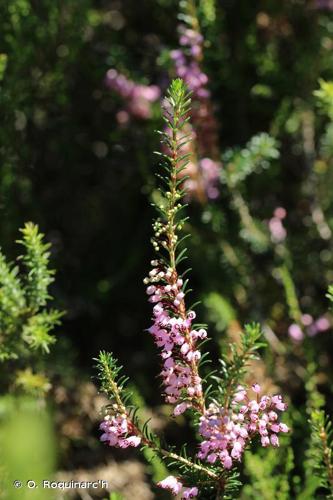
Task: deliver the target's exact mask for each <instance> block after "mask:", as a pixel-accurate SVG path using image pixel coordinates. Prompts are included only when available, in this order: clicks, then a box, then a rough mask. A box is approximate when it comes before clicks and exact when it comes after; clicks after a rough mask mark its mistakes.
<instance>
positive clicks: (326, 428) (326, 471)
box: [306, 409, 333, 498]
mask: <svg viewBox="0 0 333 500" xmlns="http://www.w3.org/2000/svg"><path fill="white" fill-rule="evenodd" d="M309 423H310V426H311V439H310V445H309V449H308V451H307V457H308V461H307V469H306V474H307V476H308V477H311V476H314V477H316V478H317V487H318V488H324V490H325V491H326V498H333V463H332V446H333V430H332V423H331V421H330V419H329V417H328V416H327V415H325V412H324V410H318V409H315V410H313V411H312V412H311V415H310V421H309Z"/></svg>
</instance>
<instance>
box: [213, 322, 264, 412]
mask: <svg viewBox="0 0 333 500" xmlns="http://www.w3.org/2000/svg"><path fill="white" fill-rule="evenodd" d="M265 345H266V344H265V343H264V342H262V332H261V328H260V325H258V324H256V323H253V324H249V325H245V331H244V332H243V333H242V334H241V337H240V347H239V349H238V348H237V345H236V344H235V343H230V344H229V346H228V351H227V350H226V351H225V354H224V357H223V359H222V360H221V362H220V363H221V375H219V376H215V375H214V376H213V378H214V379H215V381H216V382H217V384H218V387H217V390H218V394H219V396H218V397H219V399H220V400H221V402H222V406H223V407H224V408H228V405H229V403H230V400H231V398H232V396H233V394H234V392H235V390H236V388H237V386H238V385H239V384H241V383H242V381H243V379H244V376H245V374H246V370H247V366H248V363H249V361H251V360H253V359H258V350H259V349H260V348H261V347H263V346H265Z"/></svg>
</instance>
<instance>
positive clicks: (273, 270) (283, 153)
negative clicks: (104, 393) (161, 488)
mask: <svg viewBox="0 0 333 500" xmlns="http://www.w3.org/2000/svg"><path fill="white" fill-rule="evenodd" d="M0 19H1V21H0V22H1V31H0V33H1V35H0V40H1V42H0V105H1V120H2V123H1V127H0V221H1V223H0V243H1V249H2V254H1V257H0V275H1V276H0V279H1V287H2V288H1V290H2V291H1V294H2V295H1V294H0V302H1V301H2V302H1V310H0V322H1V325H0V326H1V332H0V335H1V342H2V343H3V345H1V353H2V352H3V349H4V350H5V351H6V352H7V350H8V349H7V348H8V345H7V344H5V340H3V335H7V334H9V330H8V328H9V329H11V331H14V335H15V339H17V342H16V344H15V345H14V348H13V349H14V350H17V349H18V350H19V351H20V353H21V354H20V356H21V359H20V361H19V362H15V360H11V361H10V362H9V361H6V360H3V362H4V363H5V361H6V363H7V364H6V363H5V364H4V365H3V366H4V371H5V372H6V373H7V375H8V370H10V377H9V378H11V380H6V379H5V378H4V377H3V375H2V377H1V388H2V392H3V394H4V395H5V394H6V393H7V392H10V393H16V392H17V387H18V386H19V387H21V388H22V387H23V388H25V389H24V391H23V392H28V393H29V392H30V393H31V392H34V388H35V389H36V384H37V387H38V388H39V389H41V388H42V390H41V391H39V389H38V391H39V392H38V391H37V392H38V395H39V396H41V394H40V392H44V393H45V392H48V394H49V396H48V399H49V401H50V404H51V406H52V412H53V413H52V414H54V420H55V424H56V432H57V433H58V435H59V440H58V442H59V448H60V450H59V454H58V458H59V464H58V466H59V467H60V468H61V469H64V470H65V469H66V470H74V469H77V468H78V467H86V468H91V467H97V466H98V465H99V464H102V463H104V464H105V463H106V462H107V460H109V458H110V456H111V455H112V454H113V453H114V452H113V451H112V452H111V451H108V450H104V449H101V446H100V445H99V443H98V442H97V435H98V434H97V432H95V431H96V422H97V421H98V409H99V407H100V406H101V401H100V400H99V399H98V398H101V397H100V396H98V395H97V393H96V389H95V388H94V385H93V384H92V383H91V382H90V380H91V377H92V376H94V371H93V368H92V366H91V364H92V363H91V359H92V358H93V357H96V355H97V353H98V351H99V350H100V349H106V350H111V351H113V352H114V353H115V356H116V357H117V358H118V359H120V361H121V363H122V364H126V371H127V374H128V375H129V376H130V377H132V380H134V381H135V384H136V390H137V391H138V395H137V397H138V398H143V401H145V404H146V406H147V412H148V413H149V412H151V411H152V410H151V409H153V416H154V418H155V420H156V426H157V427H158V426H160V427H163V426H164V425H165V424H164V414H165V409H164V408H163V407H161V406H160V404H161V400H160V397H159V381H158V380H157V379H156V377H155V375H156V374H157V373H158V362H157V357H156V355H155V349H154V346H153V343H152V342H151V339H150V338H149V336H148V335H145V334H144V333H142V332H143V330H144V329H145V328H147V327H148V326H149V315H150V311H149V306H148V305H147V304H146V298H145V294H144V288H143V285H142V278H143V277H144V276H145V273H146V270H147V266H148V263H149V260H150V258H151V255H152V250H151V248H150V246H149V244H148V242H149V239H150V236H151V222H150V221H151V218H152V216H153V211H152V208H151V206H150V202H151V200H154V199H156V197H157V196H158V193H157V192H156V190H155V177H154V173H155V172H156V171H157V169H158V167H157V163H158V162H157V159H156V157H154V155H153V153H152V152H153V151H154V150H156V149H157V148H158V137H156V135H155V133H154V130H155V129H156V128H158V127H160V126H161V116H160V110H159V103H158V102H157V101H156V102H154V103H152V104H151V110H150V113H149V116H148V117H145V118H140V117H139V116H136V115H135V114H133V116H131V115H130V112H128V110H125V114H124V108H126V99H125V100H124V99H123V98H122V96H121V95H119V93H116V92H115V91H113V90H112V89H110V88H108V86H107V85H106V74H107V72H108V70H110V68H111V69H116V70H117V71H118V72H119V73H121V74H123V75H125V76H126V78H127V79H128V80H131V81H134V82H136V84H140V85H156V86H158V87H159V89H160V90H161V93H163V92H164V90H165V89H166V87H167V84H168V82H169V80H170V78H171V77H172V76H174V72H175V70H174V68H173V66H172V60H171V58H170V51H172V50H175V49H177V48H178V47H179V40H178V33H177V30H176V26H177V25H179V23H185V24H189V23H192V27H195V28H196V29H198V30H199V31H201V33H202V35H203V40H204V41H203V57H202V60H201V61H200V64H201V68H202V70H203V71H204V72H205V74H206V75H207V76H208V84H207V87H208V88H209V90H210V92H211V97H210V100H211V106H212V113H213V114H214V117H215V118H214V119H215V120H216V124H217V125H216V134H217V150H218V153H217V154H218V161H221V162H222V167H221V170H220V174H219V175H220V181H219V196H218V197H217V198H216V199H214V200H209V199H199V200H196V199H195V197H193V198H192V199H191V200H190V202H189V208H188V214H189V215H190V216H191V222H190V223H188V225H187V227H186V228H185V229H186V231H189V232H191V233H192V238H191V239H189V240H188V241H189V243H188V244H189V247H190V260H191V262H190V265H191V268H193V270H192V272H191V280H192V288H193V289H194V290H195V292H194V293H193V294H192V297H193V302H194V301H196V300H201V301H202V305H200V306H199V313H200V316H201V317H202V319H203V320H204V321H207V322H208V323H209V326H210V335H211V337H213V339H214V341H213V342H212V343H211V344H210V349H211V351H212V356H213V358H215V357H217V356H218V354H219V352H220V350H221V348H222V347H223V345H224V342H225V341H226V339H228V338H232V339H233V340H235V338H237V335H238V332H239V329H240V325H242V324H243V323H244V321H249V320H258V321H259V322H261V323H262V324H263V325H264V328H265V332H266V337H267V341H268V344H269V348H268V349H267V351H266V354H265V366H263V365H260V366H259V365H257V366H256V367H254V368H253V373H252V374H251V377H252V378H256V379H260V380H259V381H260V382H261V383H262V384H263V381H266V382H267V384H268V385H269V384H270V385H271V387H276V386H279V387H280V388H281V390H282V391H283V392H284V393H287V394H288V397H289V400H290V402H291V405H292V407H296V408H297V410H293V411H294V413H293V414H294V417H293V419H294V420H293V425H294V426H295V431H294V432H293V435H292V437H291V445H292V450H293V452H292V451H287V450H286V449H285V450H282V451H281V453H282V458H281V460H282V461H283V462H284V465H283V467H284V471H282V472H281V471H279V473H281V474H284V476H283V477H284V479H283V481H284V482H283V481H282V482H281V483H280V484H278V485H277V486H276V488H278V490H276V491H278V492H279V493H275V495H276V496H274V495H273V494H272V495H273V496H262V497H263V498H294V497H296V496H294V495H296V493H297V492H299V491H300V489H299V483H300V482H302V481H303V479H304V470H303V469H302V465H301V464H302V460H303V459H304V457H305V448H306V443H305V441H304V439H305V438H306V439H307V440H308V441H307V442H309V443H310V441H311V435H310V434H311V432H310V429H309V428H308V427H307V424H306V422H307V419H308V418H310V417H309V415H310V414H309V412H310V410H309V411H308V412H307V410H306V407H307V405H308V406H309V404H310V403H309V395H308V393H309V391H308V390H307V388H306V387H309V384H311V381H312V384H314V385H315V387H317V388H319V389H318V390H319V391H320V393H321V394H323V395H324V396H325V406H326V410H327V411H328V412H330V411H332V410H333V398H332V390H331V389H332V383H333V380H332V373H331V370H330V366H331V364H332V350H331V346H332V341H331V334H332V332H331V325H332V317H331V315H330V313H328V312H327V311H328V308H329V304H328V299H327V298H326V297H325V294H326V291H327V287H328V285H329V284H330V283H331V282H332V281H333V246H332V231H333V201H332V188H333V174H332V155H333V83H332V82H333V51H332V48H333V6H332V4H331V2H329V1H327V2H324V1H320V0H317V1H316V0H279V1H278V0H265V1H263V0H258V1H256V2H247V1H244V0H197V1H196V2H195V1H193V2H190V1H178V0H146V1H145V2H135V1H133V0H122V1H120V0H100V1H97V0H80V1H78V0H66V1H63V0H38V1H36V0H11V1H10V2H2V3H1V5H0ZM277 207H283V209H285V212H286V213H285V214H283V217H280V219H281V220H282V219H283V227H284V228H285V231H286V233H285V234H284V236H283V237H282V238H281V239H280V240H279V239H278V240H274V238H273V239H272V234H271V233H272V232H271V231H270V224H271V222H272V220H273V219H272V218H274V217H275V216H273V214H274V213H275V212H274V211H275V210H276V208H277ZM281 213H282V212H280V214H281ZM275 219H279V216H277V217H275ZM280 219H279V220H280ZM30 220H31V221H33V222H34V223H35V224H38V225H39V227H40V228H41V231H42V232H43V233H45V241H47V242H49V243H50V244H51V265H50V267H51V268H52V269H53V268H55V269H57V272H56V278H55V281H54V282H53V283H52V284H51V282H50V283H47V286H46V288H47V287H48V285H49V284H50V285H51V288H50V294H51V295H52V296H53V297H54V300H53V301H52V302H51V299H50V298H49V296H48V295H47V297H46V296H44V302H43V300H42V297H43V290H42V291H41V290H39V292H38V293H39V295H38V296H39V298H40V300H42V302H40V303H39V304H37V305H36V308H34V307H33V306H31V304H30V306H29V303H28V305H27V303H26V302H25V301H27V300H28V301H29V291H28V288H26V287H27V286H28V285H27V283H26V282H25V281H24V279H25V278H24V276H25V274H24V273H25V271H24V268H23V263H25V264H27V263H29V260H25V258H24V259H23V263H22V262H20V261H18V267H15V266H13V265H12V264H10V262H14V261H15V260H16V258H17V245H16V244H15V240H17V237H18V229H19V228H22V227H25V228H26V231H27V228H30V231H33V227H35V228H36V226H32V225H30V226H25V223H26V222H27V221H30ZM272 223H273V224H274V223H275V224H279V223H278V221H275V222H274V221H273V222H272ZM281 225H282V222H281V224H280V226H281ZM280 226H279V227H280ZM280 229H281V227H280ZM36 230H37V233H38V229H36ZM25 234H27V233H25ZM38 234H39V233H38ZM35 236H36V234H35ZM42 241H44V240H42ZM36 244H37V243H36V242H35V243H34V244H33V245H34V248H36ZM41 244H42V243H41ZM25 246H26V248H27V243H26V244H25ZM37 246H38V245H37ZM46 250H47V249H45V250H44V252H46ZM42 253H43V250H42ZM27 255H28V254H27ZM27 259H28V257H27ZM47 259H48V257H47ZM6 266H7V267H6ZM48 268H49V264H48V262H47V269H48ZM43 272H44V278H45V279H46V280H47V279H48V278H47V277H48V276H49V277H50V276H51V275H52V273H51V274H50V275H49V274H48V271H46V270H45V269H44V271H43ZM22 273H23V274H22ZM6 276H7V277H6ZM52 276H53V275H52ZM6 279H7V282H6ZM18 279H21V280H23V282H22V283H21V284H20V283H19V282H17V280H18ZM8 280H11V281H12V285H11V284H10V283H9V284H8ZM52 280H53V278H52ZM50 281H51V280H50ZM6 283H7V284H6ZM44 285H45V283H44ZM6 286H7V287H8V286H9V287H12V288H11V290H12V292H13V293H14V295H13V300H14V301H15V307H14V309H15V310H12V311H11V312H12V313H13V315H12V316H11V317H8V316H6V310H5V305H4V303H3V299H2V297H7V298H8V296H9V295H8V293H7V292H6V288H5V287H6ZM7 291H8V288H7ZM45 293H46V292H45ZM40 294H41V295H40ZM15 297H16V298H15ZM46 302H47V303H49V302H50V306H47V308H46ZM10 307H11V306H10ZM26 307H28V309H29V307H30V312H29V314H28V317H29V318H30V320H29V319H28V317H27V316H25V317H23V318H22V315H21V313H20V311H18V310H19V309H20V308H21V309H24V308H26ZM50 308H51V309H50ZM52 308H54V310H52ZM55 308H56V309H57V310H59V311H63V310H65V311H66V314H65V315H64V316H63V317H62V319H61V321H62V326H61V327H57V328H56V337H57V342H56V343H55V344H54V345H52V346H51V353H50V354H49V355H47V356H48V357H46V358H45V360H46V361H45V360H44V361H43V362H40V361H39V360H37V365H38V366H37V365H36V363H35V361H33V360H32V359H31V358H30V354H31V356H32V358H33V357H34V353H31V352H30V351H32V350H33V349H34V348H35V347H36V349H37V350H38V348H39V347H41V350H44V351H45V350H48V348H47V349H46V348H45V345H46V347H47V345H48V344H49V342H50V338H49V336H48V328H49V329H51V326H52V327H53V326H54V325H55V324H56V323H58V321H59V320H60V313H58V312H57V311H55ZM44 309H45V310H44ZM7 312H8V311H7ZM15 315H16V317H18V316H20V321H19V323H17V321H16V320H15V321H14V319H15ZM43 315H44V316H43ZM45 315H48V317H47V318H46V316H45ZM52 315H53V316H52ZM306 315H308V316H309V315H311V316H312V318H313V322H315V320H316V319H317V318H321V319H323V318H324V319H325V320H326V328H324V330H326V331H325V332H324V331H322V332H321V331H320V329H319V330H318V328H317V330H316V332H315V333H314V334H313V332H314V330H313V329H312V330H311V328H310V326H309V322H308V325H306V319H304V316H306ZM51 316H52V317H51ZM31 317H39V318H42V320H41V321H42V322H43V321H44V323H43V325H44V327H45V325H46V323H47V322H48V323H47V325H48V326H47V328H46V327H45V328H46V330H45V328H44V330H43V331H42V333H40V335H39V336H38V334H37V333H36V331H37V330H36V328H37V326H36V322H35V324H34V326H33V328H32V331H31V332H30V344H29V342H27V341H26V340H24V339H27V334H26V333H25V334H24V333H23V329H24V328H25V329H26V328H27V321H31ZM8 318H9V319H8ZM302 318H303V319H302ZM35 321H36V320H35ZM304 321H305V323H304ZM13 322H14V323H15V324H13ZM39 326H40V324H39ZM291 326H293V327H294V330H290V327H291ZM295 326H298V328H299V329H300V330H301V331H302V335H303V337H304V338H303V340H302V341H301V339H300V338H299V337H298V339H297V338H296V337H295V335H294V337H293V336H292V333H293V332H294V333H295V332H296V330H295ZM307 326H309V329H308V333H307V330H306V328H307ZM7 327H8V328H7ZM288 330H289V334H288ZM40 331H41V330H40V329H39V332H40ZM297 331H298V330H297ZM25 332H26V330H25ZM290 332H291V334H290ZM45 335H46V337H45ZM28 337H29V335H28ZM45 338H46V344H45ZM31 339H32V340H31ZM27 345H30V348H29V352H27ZM22 353H25V354H22ZM7 354H8V353H7ZM43 356H44V354H43ZM2 359H3V356H2V354H1V360H2ZM43 359H44V358H43ZM8 363H9V364H8ZM311 363H312V364H311ZM313 364H315V367H314V369H313V370H312V371H311V370H310V369H309V366H312V365H313ZM38 370H41V371H40V372H39V371H38ZM14 372H15V373H16V372H17V374H18V375H17V378H16V381H14V378H13V374H14ZM38 373H40V375H39V376H40V377H42V379H38V380H36V379H35V378H32V377H37V376H38V375H37V374H38ZM7 375H6V377H7ZM19 377H21V378H19ZM29 387H30V389H31V388H32V389H31V390H29ZM43 387H44V389H43ZM27 388H28V389H27ZM19 392H20V391H19ZM21 392H22V391H21ZM315 406H316V405H315ZM317 406H319V407H322V406H323V405H317ZM300 408H301V409H302V408H304V412H303V413H302V410H301V409H300ZM318 411H319V410H318ZM0 417H1V416H0ZM316 422H318V418H317V420H316ZM184 429H186V428H185V427H184ZM167 432H168V433H169V435H170V436H171V437H172V438H173V439H174V440H175V443H177V439H179V436H178V435H177V431H176V429H175V428H174V427H173V425H170V426H169V427H168V428H167ZM184 432H188V433H189V435H190V431H189V430H188V429H187V430H186V431H185V430H184ZM304 436H305V437H304ZM290 449H291V448H290ZM265 453H266V452H265ZM115 455H116V456H117V458H119V453H118V454H115ZM122 456H124V455H122ZM265 457H267V455H265ZM258 460H260V457H259V456H258V455H257V456H253V457H252V458H251V455H249V456H248V459H247V461H246V464H245V469H246V470H245V472H244V474H245V476H246V475H247V476H249V477H256V474H257V469H258V464H257V461H258ZM267 460H268V459H267ZM275 460H276V458H275V455H274V457H273V456H272V457H271V459H269V460H268V464H267V470H266V468H265V470H264V473H263V476H262V477H261V478H259V479H260V481H259V482H258V481H256V486H255V487H254V486H251V485H249V486H247V489H244V498H258V495H259V496H261V495H263V492H265V491H266V493H267V485H266V483H265V477H266V476H267V477H269V476H270V475H271V474H272V471H274V470H275V471H276V467H278V465H277V464H275V462H274V461H275ZM294 462H295V463H294ZM107 463H109V462H107ZM159 466H160V465H157V467H159ZM131 467H132V469H133V467H134V469H135V464H134V465H133V464H131ZM265 467H266V466H265ZM134 469H133V470H134ZM292 469H294V479H293V480H291V481H289V483H288V484H287V483H286V480H285V478H286V475H287V476H288V475H290V474H291V472H290V471H291V470H292ZM126 470H127V469H126ZM142 470H143V469H142ZM142 470H141V469H138V471H137V475H138V477H141V479H142ZM146 471H147V472H148V473H149V471H150V472H151V469H149V468H148V469H146ZM117 473H119V474H120V472H119V471H118V472H117ZM275 473H276V472H275ZM96 474H97V472H96ZM126 474H127V475H128V474H129V473H128V472H127V473H126ZM133 474H134V473H133ZM140 474H141V476H140ZM152 474H153V475H154V474H155V476H156V470H155V473H154V472H153V473H152ZM128 477H132V476H129V475H128ZM133 477H137V476H135V474H134V476H133ZM297 477H298V479H295V478H297ZM101 479H103V478H101ZM297 481H298V482H297ZM125 483H126V482H125ZM137 484H139V483H137ZM140 484H141V483H140ZM270 484H271V483H270ZM141 487H142V488H143V490H142V491H143V493H142V495H143V498H153V497H151V496H149V495H151V493H149V491H150V490H149V491H148V490H145V489H144V485H143V486H140V488H141ZM315 487H317V485H316V486H315ZM315 487H314V488H315ZM119 488H120V489H123V490H124V491H127V492H128V491H130V489H129V488H130V487H129V486H128V484H127V483H126V484H125V485H123V484H121V485H120V486H119ZM126 488H127V489H126ZM137 488H139V486H137ZM297 488H298V489H297ZM309 488H310V487H309ZM137 491H139V490H137ZM274 491H275V490H274ZM309 491H312V493H310V495H313V491H315V490H311V488H310V490H309ZM297 494H298V493H297ZM308 498H312V497H311V496H309V497H308Z"/></svg>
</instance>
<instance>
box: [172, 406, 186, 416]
mask: <svg viewBox="0 0 333 500" xmlns="http://www.w3.org/2000/svg"><path fill="white" fill-rule="evenodd" d="M188 407H189V405H188V403H180V404H179V405H177V406H176V407H175V409H174V410H173V414H174V415H175V416H176V417H177V416H178V415H181V414H182V413H184V411H186V410H187V408H188Z"/></svg>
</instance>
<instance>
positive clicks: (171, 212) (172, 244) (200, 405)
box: [167, 100, 205, 414]
mask: <svg viewBox="0 0 333 500" xmlns="http://www.w3.org/2000/svg"><path fill="white" fill-rule="evenodd" d="M172 122H173V123H172V125H173V126H172V135H171V141H170V156H169V161H170V183H169V189H170V191H169V193H168V197H169V204H168V210H167V218H168V221H167V250H168V253H169V258H170V267H171V269H172V276H171V284H172V285H175V284H176V283H177V280H178V278H179V276H178V272H177V269H176V244H177V241H178V235H177V228H180V227H181V225H179V224H178V223H177V221H176V220H175V214H176V213H177V211H178V209H179V208H180V206H179V205H177V202H178V200H179V199H180V198H181V194H180V192H179V191H178V189H177V186H178V182H179V172H180V171H181V170H182V168H183V166H184V164H185V163H186V159H185V158H184V157H182V156H180V154H181V153H180V151H181V148H180V147H179V145H178V144H179V142H180V141H182V139H184V138H181V139H179V137H178V132H179V130H181V129H182V126H183V123H184V117H183V116H182V101H181V100H180V101H179V104H178V106H177V103H175V106H174V109H173V115H172ZM179 313H180V316H181V318H182V319H183V320H186V317H187V314H186V305H185V300H184V298H183V299H181V300H180V305H179ZM190 333H191V332H190V329H189V328H186V329H185V332H184V336H185V339H186V342H187V343H188V344H189V346H190V348H191V349H194V343H193V340H192V337H191V335H190ZM190 365H191V369H192V374H193V376H194V377H199V371H198V365H197V362H196V361H195V360H192V361H191V362H190ZM194 406H195V408H196V409H197V410H198V411H199V412H200V413H201V414H204V413H205V399H204V396H203V395H201V396H198V397H197V401H196V404H195V405H194Z"/></svg>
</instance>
